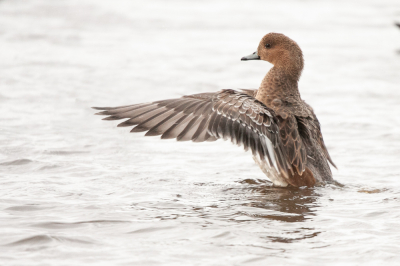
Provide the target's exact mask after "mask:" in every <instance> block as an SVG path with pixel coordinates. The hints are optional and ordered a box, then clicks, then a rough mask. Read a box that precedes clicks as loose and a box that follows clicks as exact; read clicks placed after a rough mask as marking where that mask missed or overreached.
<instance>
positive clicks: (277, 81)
mask: <svg viewBox="0 0 400 266" xmlns="http://www.w3.org/2000/svg"><path fill="white" fill-rule="evenodd" d="M257 54H258V56H257ZM251 58H252V60H254V58H256V59H261V60H265V61H269V62H270V63H272V64H274V67H273V68H272V69H271V70H270V71H269V72H268V74H267V75H266V76H265V78H264V79H263V81H262V83H261V86H260V89H259V90H258V91H256V90H243V91H235V90H222V91H219V92H215V93H201V94H195V95H188V96H183V97H182V98H179V99H171V100H163V101H158V102H153V103H145V104H135V105H129V106H121V107H114V108H110V107H94V108H95V109H98V110H104V111H103V112H100V113H98V114H99V115H108V117H106V118H104V120H119V119H124V118H127V119H128V120H126V121H125V122H123V123H121V124H119V125H118V126H120V127H124V126H135V127H134V128H133V129H132V130H131V132H143V131H144V132H147V133H146V136H157V135H161V138H162V139H172V138H176V139H177V140H178V141H188V140H191V141H194V142H203V141H215V140H217V139H220V138H222V139H225V140H227V139H230V140H231V141H232V143H234V144H237V145H243V147H244V149H245V150H246V151H247V150H248V149H250V150H251V151H252V154H253V158H254V160H255V161H256V163H257V164H258V165H259V166H260V168H261V169H262V170H263V172H264V173H265V174H266V175H267V176H268V177H269V178H270V179H271V180H272V182H273V183H274V184H275V185H276V186H283V187H286V186H288V185H291V186H294V187H300V186H314V185H315V184H323V183H325V182H327V181H328V182H329V181H333V179H332V173H331V171H330V169H329V165H328V162H327V161H328V160H329V161H330V162H331V163H332V164H333V162H332V160H331V159H330V156H329V154H328V151H327V149H326V147H325V144H324V141H323V139H322V134H321V131H320V125H319V122H318V120H317V117H316V116H315V114H314V112H313V110H312V108H311V107H310V106H309V105H307V104H306V103H305V102H304V101H303V100H302V99H301V98H300V93H299V91H298V85H297V83H298V80H299V78H300V74H301V71H302V70H303V65H304V60H303V54H302V52H301V49H300V47H299V46H298V45H297V43H296V42H294V41H293V40H291V39H289V38H288V37H286V36H285V35H283V34H278V33H269V34H267V35H265V36H264V37H263V38H262V40H261V42H260V45H259V47H258V50H257V53H254V54H253V56H252V57H251ZM242 60H247V59H246V58H245V57H244V58H242Z"/></svg>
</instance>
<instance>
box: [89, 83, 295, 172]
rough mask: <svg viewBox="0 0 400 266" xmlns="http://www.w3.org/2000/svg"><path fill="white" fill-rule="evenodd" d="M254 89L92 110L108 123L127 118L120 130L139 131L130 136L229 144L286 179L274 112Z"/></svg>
mask: <svg viewBox="0 0 400 266" xmlns="http://www.w3.org/2000/svg"><path fill="white" fill-rule="evenodd" d="M255 93H256V90H255V91H254V90H246V91H244V92H240V91H235V90H222V91H219V92H216V93H200V94H194V95H188V96H184V97H182V98H178V99H170V100H163V101H157V102H152V103H142V104H134V105H127V106H121V107H114V108H110V107H94V109H98V110H102V112H99V113H97V114H98V115H107V116H108V117H106V118H104V120H119V119H127V120H126V121H124V122H122V123H120V124H119V125H118V126H121V127H123V126H135V127H134V128H133V129H132V130H131V132H145V131H147V133H146V136H157V135H161V138H162V139H171V138H176V139H177V140H178V141H188V140H191V141H194V142H203V141H215V140H217V139H220V138H222V139H225V140H227V139H230V140H231V141H232V143H234V144H237V145H239V146H240V145H243V147H244V149H245V150H248V149H250V150H251V151H252V153H253V155H254V156H258V157H259V158H260V160H261V161H262V162H264V163H265V164H266V165H268V167H269V168H272V169H274V171H276V172H277V173H279V174H282V175H283V176H285V177H287V175H288V170H289V169H290V164H289V163H288V161H287V160H286V155H285V151H284V148H283V145H282V142H281V139H280V137H279V126H278V124H277V120H276V118H275V115H274V113H273V111H272V110H271V109H269V108H267V107H266V106H265V105H264V104H263V103H261V102H259V101H257V100H256V99H255V98H254V95H255Z"/></svg>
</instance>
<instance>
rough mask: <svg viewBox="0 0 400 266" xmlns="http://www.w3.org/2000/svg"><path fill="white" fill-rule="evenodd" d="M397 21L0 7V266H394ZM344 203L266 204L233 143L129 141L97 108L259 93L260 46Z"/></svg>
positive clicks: (285, 199) (331, 197)
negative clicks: (255, 56)
mask: <svg viewBox="0 0 400 266" xmlns="http://www.w3.org/2000/svg"><path fill="white" fill-rule="evenodd" d="M396 20H397V21H400V5H399V3H398V1H397V0H383V1H382V0H380V1H356V0H352V1H316V0H315V1H314V0H310V1H294V0H292V1H290V0H285V1H279V2H277V1H274V2H273V1H271V2H269V1H261V0H253V1H245V2H243V1H168V3H167V2H165V1H128V0H121V1H117V2H116V1H105V0H103V1H98V0H80V1H78V0H63V1H51V0H34V1H22V0H13V1H11V0H3V1H0V47H1V49H0V58H1V60H0V73H1V75H0V76H1V77H0V113H1V115H0V125H1V127H0V186H1V196H0V232H1V234H0V245H1V251H2V252H1V253H0V264H1V265H91V264H93V265H338V264H340V265H383V264H384V265H399V263H400V252H399V250H400V227H399V220H400V178H399V177H400V170H399V169H400V167H399V166H400V163H399V156H400V116H399V114H400V90H399V89H400V87H399V86H400V85H399V84H400V74H399V73H400V54H399V52H398V51H399V50H400V31H399V29H398V28H396V27H395V26H394V21H396ZM272 31H273V32H282V33H285V34H286V35H288V36H290V37H291V38H292V39H294V40H296V41H297V42H298V43H299V45H300V46H301V47H302V49H303V52H304V55H305V62H306V64H305V70H304V73H303V76H302V78H301V81H300V90H301V94H302V97H303V98H304V99H305V100H306V101H307V102H308V103H309V104H311V105H312V106H313V107H314V109H315V112H316V114H317V115H318V117H319V120H320V122H321V124H322V131H323V134H324V138H325V142H326V144H327V146H328V149H329V151H330V153H331V156H332V158H333V160H334V161H335V163H336V164H337V165H338V167H339V170H334V171H333V172H334V178H335V179H336V180H337V181H339V182H340V183H342V184H343V185H344V186H342V187H341V186H333V185H332V186H326V187H320V188H315V189H309V188H300V189H282V188H274V187H271V185H270V183H269V182H268V180H267V178H266V177H265V176H264V175H263V174H262V172H261V171H260V170H259V169H258V167H257V166H256V165H255V164H254V162H253V161H252V159H251V155H250V154H249V153H245V152H243V151H242V149H241V148H238V147H235V146H233V145H231V144H230V143H228V142H223V141H217V142H214V143H203V144H194V143H177V142H175V141H173V140H168V141H161V140H159V139H158V137H149V138H144V137H142V135H143V134H129V130H128V129H127V128H116V124H117V123H116V122H105V121H101V120H100V117H98V116H94V115H93V113H94V111H93V110H92V109H90V107H91V106H118V105H126V104H133V103H139V102H147V101H154V100H159V99H165V98H174V97H180V96H182V95H185V94H191V93H199V92H208V91H217V90H220V89H226V88H233V89H234V88H257V87H258V85H259V84H260V82H261V79H262V78H263V76H264V75H265V73H266V72H267V71H268V69H269V68H270V67H271V65H270V64H268V63H267V62H241V61H240V58H241V57H242V56H244V55H247V54H250V53H252V52H254V50H255V49H256V47H257V45H258V42H259V40H260V39H261V37H262V36H263V35H264V34H266V33H267V32H272Z"/></svg>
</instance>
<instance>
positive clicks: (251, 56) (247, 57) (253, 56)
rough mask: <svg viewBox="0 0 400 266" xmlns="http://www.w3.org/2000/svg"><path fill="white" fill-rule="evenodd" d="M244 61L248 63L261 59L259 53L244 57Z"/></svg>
mask: <svg viewBox="0 0 400 266" xmlns="http://www.w3.org/2000/svg"><path fill="white" fill-rule="evenodd" d="M240 60H242V61H247V60H260V57H259V56H258V54H257V52H254V53H252V54H251V55H248V56H243V57H242V59H240Z"/></svg>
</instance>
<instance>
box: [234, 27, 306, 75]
mask: <svg viewBox="0 0 400 266" xmlns="http://www.w3.org/2000/svg"><path fill="white" fill-rule="evenodd" d="M241 60H242V61H247V60H264V61H268V62H270V63H271V64H273V65H274V66H276V67H279V68H281V69H284V70H287V71H288V72H290V74H293V75H295V76H298V77H300V74H301V71H302V70H303V66H304V59H303V53H302V51H301V49H300V47H299V45H298V44H297V43H296V42H295V41H293V40H292V39H290V38H289V37H287V36H285V35H283V34H281V33H274V32H271V33H268V34H267V35H265V36H264V37H263V38H262V39H261V41H260V44H259V45H258V48H257V51H256V52H254V53H252V54H251V55H248V56H244V57H242V59H241ZM298 77H297V78H298Z"/></svg>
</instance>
